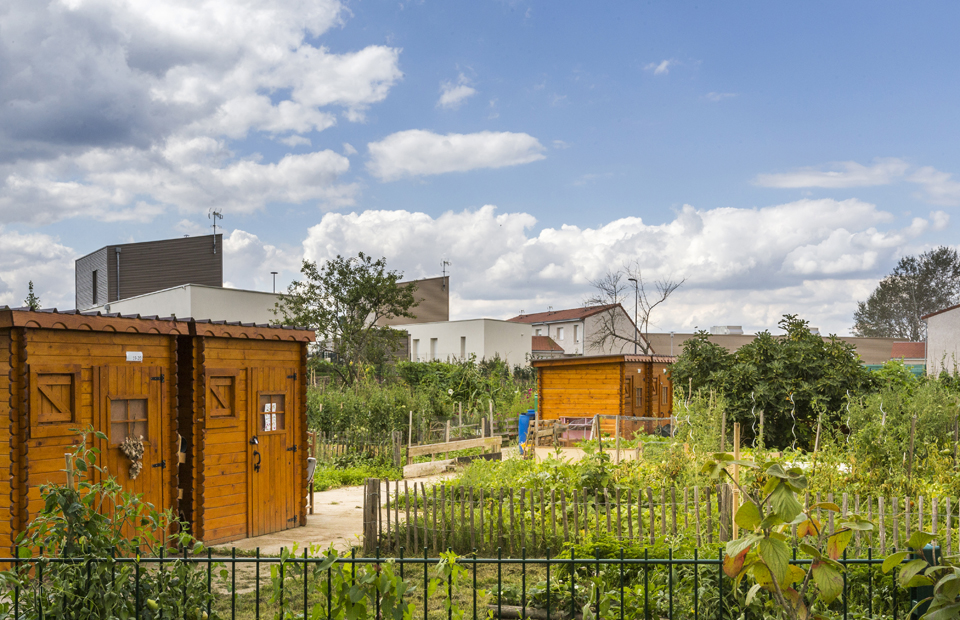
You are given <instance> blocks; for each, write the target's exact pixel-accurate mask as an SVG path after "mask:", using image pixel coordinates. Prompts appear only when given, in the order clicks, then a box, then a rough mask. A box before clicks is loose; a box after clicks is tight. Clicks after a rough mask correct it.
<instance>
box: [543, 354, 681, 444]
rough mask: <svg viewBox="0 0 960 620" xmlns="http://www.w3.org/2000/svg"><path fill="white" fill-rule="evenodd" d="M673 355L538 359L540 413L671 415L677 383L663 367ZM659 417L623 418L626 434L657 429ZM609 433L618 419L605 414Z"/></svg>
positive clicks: (603, 427) (555, 416) (603, 422)
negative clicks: (630, 419) (655, 419)
mask: <svg viewBox="0 0 960 620" xmlns="http://www.w3.org/2000/svg"><path fill="white" fill-rule="evenodd" d="M673 360H674V358H671V357H666V356H657V355H604V356H586V357H569V358H555V359H550V360H534V361H533V362H532V366H533V367H535V368H536V369H537V388H538V394H539V411H538V416H539V417H540V418H541V419H543V420H555V419H558V418H560V417H564V416H569V417H592V416H594V415H606V416H610V415H620V416H627V417H644V418H669V416H670V412H671V411H672V405H673V402H672V401H673V386H672V383H671V381H670V376H669V374H668V373H665V372H664V370H666V369H668V368H669V366H670V364H671V363H673ZM658 426H659V423H657V422H653V421H650V422H640V421H624V423H623V424H622V425H621V434H622V435H623V436H624V437H627V438H630V437H632V436H633V435H634V434H635V433H638V432H645V433H651V432H655V431H656V430H657V428H658ZM600 429H601V432H602V433H603V434H604V435H613V434H614V433H615V432H616V420H615V419H613V418H601V421H600Z"/></svg>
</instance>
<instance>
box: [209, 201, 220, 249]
mask: <svg viewBox="0 0 960 620" xmlns="http://www.w3.org/2000/svg"><path fill="white" fill-rule="evenodd" d="M207 217H208V218H209V219H211V220H213V253H214V254H216V253H217V220H222V219H223V209H220V210H219V211H218V210H217V209H213V208H211V209H210V210H209V211H208V212H207Z"/></svg>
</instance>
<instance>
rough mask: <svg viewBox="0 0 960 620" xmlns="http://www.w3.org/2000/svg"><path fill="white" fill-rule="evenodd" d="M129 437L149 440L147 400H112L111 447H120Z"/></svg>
mask: <svg viewBox="0 0 960 620" xmlns="http://www.w3.org/2000/svg"><path fill="white" fill-rule="evenodd" d="M127 437H132V438H134V439H141V438H142V439H149V437H148V436H147V399H146V398H111V399H110V445H113V446H119V445H120V444H121V443H123V440H124V439H126V438H127Z"/></svg>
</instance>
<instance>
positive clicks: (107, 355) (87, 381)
mask: <svg viewBox="0 0 960 620" xmlns="http://www.w3.org/2000/svg"><path fill="white" fill-rule="evenodd" d="M25 333H26V347H25V354H26V357H25V359H22V360H20V365H21V367H23V368H24V369H27V368H29V367H30V366H57V365H62V364H63V363H64V362H65V361H69V362H71V363H74V364H79V365H80V367H81V368H80V385H79V386H78V388H79V391H80V398H79V405H80V412H79V416H78V417H79V419H78V423H77V427H80V428H83V427H86V426H87V425H91V424H94V412H95V409H94V394H93V390H94V387H93V386H94V369H95V367H98V366H107V365H118V366H126V365H129V362H127V361H126V351H140V352H142V353H143V362H142V365H143V366H144V367H146V366H159V367H160V368H161V369H162V370H163V372H164V374H165V375H166V376H167V377H170V378H171V379H172V378H173V377H175V376H176V375H175V373H176V367H175V355H174V349H173V346H172V344H171V340H172V338H171V337H170V336H163V335H159V334H130V333H108V332H80V331H67V330H40V329H36V330H35V329H28V330H25ZM24 372H26V370H25V371H24ZM26 385H27V381H26V377H24V379H23V380H22V382H21V389H25V386H26ZM162 389H163V390H164V394H163V410H162V411H160V412H159V413H160V420H161V434H162V435H163V436H164V437H165V438H166V441H165V442H164V443H165V444H166V445H164V446H163V448H164V453H163V458H164V459H165V460H166V462H167V463H168V464H170V465H172V464H174V463H176V442H175V441H170V437H171V435H172V436H173V437H176V417H175V416H174V415H173V410H174V407H173V404H174V403H176V402H177V392H176V382H175V381H173V380H170V381H165V382H164V383H163V388H162ZM22 403H23V409H21V411H22V412H25V411H27V408H26V398H24V399H22ZM23 417H24V419H25V420H26V419H27V416H26V415H25V416H23ZM27 425H28V424H25V426H27ZM27 430H28V431H29V429H27ZM100 430H103V429H100ZM77 443H79V439H78V438H77V436H76V435H74V434H65V435H63V436H56V437H30V438H28V439H26V443H25V454H24V459H25V460H24V463H25V466H26V472H27V475H26V493H27V496H26V500H27V504H26V511H25V514H24V515H23V516H22V518H21V526H25V525H26V523H27V522H29V521H30V520H31V519H32V518H33V517H34V516H36V514H37V513H38V511H39V510H40V509H41V508H42V507H43V501H42V499H41V497H40V489H39V485H41V484H43V483H46V482H58V483H63V482H65V481H66V479H65V474H64V473H63V471H62V470H63V468H64V457H63V455H64V453H65V452H70V451H71V450H72V449H73V447H74V446H75V445H76V444H77ZM163 472H164V475H163V484H164V485H165V486H166V487H167V489H166V491H167V492H166V494H165V495H166V497H168V498H171V499H170V501H169V502H168V505H167V506H162V507H161V506H158V507H157V508H172V507H173V506H175V499H176V493H177V492H176V468H175V467H167V468H165V469H164V470H163Z"/></svg>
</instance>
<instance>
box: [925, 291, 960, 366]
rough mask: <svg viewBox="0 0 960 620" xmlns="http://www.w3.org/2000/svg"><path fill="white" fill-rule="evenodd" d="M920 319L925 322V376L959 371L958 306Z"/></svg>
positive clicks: (959, 324) (959, 321)
mask: <svg viewBox="0 0 960 620" xmlns="http://www.w3.org/2000/svg"><path fill="white" fill-rule="evenodd" d="M922 318H923V320H924V321H926V322H927V347H926V361H927V374H930V375H939V374H940V373H941V372H944V371H946V372H948V373H955V372H957V371H958V370H960V305H957V306H950V307H949V308H944V309H943V310H939V311H937V312H933V313H931V314H928V315H926V316H924V317H922Z"/></svg>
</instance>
